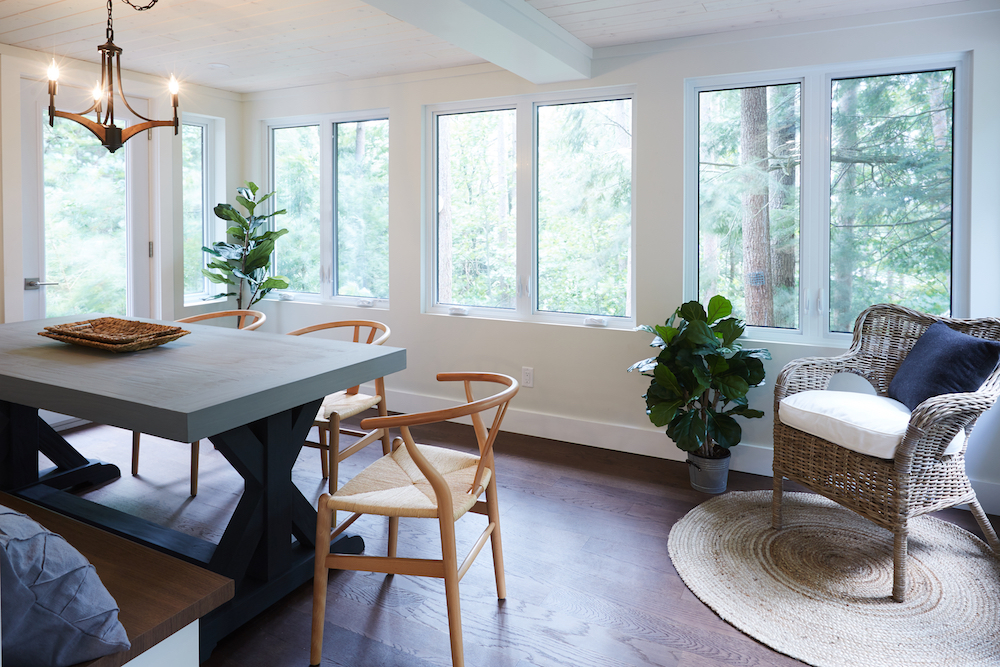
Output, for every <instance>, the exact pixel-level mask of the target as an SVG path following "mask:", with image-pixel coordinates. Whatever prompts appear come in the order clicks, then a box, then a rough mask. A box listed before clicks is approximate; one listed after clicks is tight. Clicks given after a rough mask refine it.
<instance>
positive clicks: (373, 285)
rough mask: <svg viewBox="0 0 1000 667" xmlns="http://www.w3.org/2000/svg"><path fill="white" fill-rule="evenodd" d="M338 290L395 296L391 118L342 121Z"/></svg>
mask: <svg viewBox="0 0 1000 667" xmlns="http://www.w3.org/2000/svg"><path fill="white" fill-rule="evenodd" d="M336 135H337V184H336V193H337V294H339V295H341V296H364V297H375V298H377V299H388V298H389V121H388V120H369V121H364V122H360V123H339V124H337V126H336Z"/></svg>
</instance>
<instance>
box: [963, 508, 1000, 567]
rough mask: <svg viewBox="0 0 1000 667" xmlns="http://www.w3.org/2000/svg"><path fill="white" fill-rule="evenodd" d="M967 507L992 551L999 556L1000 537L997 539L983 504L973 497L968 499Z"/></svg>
mask: <svg viewBox="0 0 1000 667" xmlns="http://www.w3.org/2000/svg"><path fill="white" fill-rule="evenodd" d="M969 509H970V510H972V516H974V517H976V523H978V524H979V529H980V530H981V531H983V537H985V538H986V541H987V542H989V544H990V548H991V549H993V553H994V554H995V555H997V556H1000V539H997V533H996V531H995V530H993V524H991V523H990V519H989V517H987V516H986V512H984V511H983V506H982V505H980V504H979V500H978V499H975V498H974V499H972V500H970V501H969Z"/></svg>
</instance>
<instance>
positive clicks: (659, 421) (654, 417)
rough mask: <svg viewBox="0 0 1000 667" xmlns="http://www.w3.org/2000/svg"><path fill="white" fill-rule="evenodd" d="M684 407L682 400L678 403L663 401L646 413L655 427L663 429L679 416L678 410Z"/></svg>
mask: <svg viewBox="0 0 1000 667" xmlns="http://www.w3.org/2000/svg"><path fill="white" fill-rule="evenodd" d="M682 405H684V401H682V400H680V399H678V400H676V401H662V402H660V403H657V404H656V405H654V406H653V407H651V408H649V409H647V410H646V413H647V414H648V415H649V421H651V422H653V424H654V425H655V426H660V427H662V426H666V425H667V424H669V423H670V422H671V420H673V418H674V415H676V414H677V409H678V408H679V407H681V406H682Z"/></svg>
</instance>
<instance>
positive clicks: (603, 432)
mask: <svg viewBox="0 0 1000 667" xmlns="http://www.w3.org/2000/svg"><path fill="white" fill-rule="evenodd" d="M374 390H375V389H374V387H373V386H372V387H368V388H367V389H366V391H367V392H369V393H372V392H374ZM386 399H387V403H388V404H389V406H391V409H392V410H393V411H396V412H422V411H425V410H438V409H441V408H445V407H448V406H450V405H453V404H454V400H451V399H441V398H436V397H431V396H423V395H420V394H413V393H409V392H400V391H389V390H387V392H386ZM458 421H464V422H465V423H471V422H469V421H468V420H458ZM503 430H504V431H508V432H510V433H519V434H521V435H532V436H536V437H540V438H550V439H552V440H561V441H563V442H570V443H575V444H579V445H587V446H590V447H600V448H601V449H610V450H613V451H618V452H626V453H629V454H641V455H644V456H652V457H655V458H660V459H667V460H670V461H683V460H684V459H685V458H686V456H687V455H686V454H685V453H684V452H683V451H681V450H680V449H678V448H677V447H675V446H674V444H673V442H671V441H670V439H669V438H667V436H666V434H664V433H663V431H653V430H650V429H645V428H638V427H636V426H632V425H627V424H608V423H604V422H596V421H585V420H582V419H571V418H568V417H558V416H553V415H545V414H541V413H538V412H529V411H527V410H519V409H517V408H516V407H515V406H514V405H513V404H512V405H511V407H510V408H508V410H507V416H506V417H505V419H504V423H503ZM730 451H731V452H732V460H731V461H730V463H729V468H730V470H736V471H739V472H748V473H752V474H755V475H763V476H765V477H770V476H771V463H772V460H773V449H772V446H771V443H766V444H764V443H752V442H743V443H741V444H740V445H738V446H736V447H734V448H733V449H731V450H730ZM970 478H971V479H972V487H973V488H974V489H975V490H976V495H977V496H978V497H979V503H980V504H981V505H982V506H983V509H984V510H986V512H987V513H989V514H1000V484H998V483H996V482H990V481H982V480H977V479H975V478H974V477H972V476H971V475H970ZM962 507H965V506H964V505H963V506H962Z"/></svg>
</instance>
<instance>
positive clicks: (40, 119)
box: [21, 79, 151, 319]
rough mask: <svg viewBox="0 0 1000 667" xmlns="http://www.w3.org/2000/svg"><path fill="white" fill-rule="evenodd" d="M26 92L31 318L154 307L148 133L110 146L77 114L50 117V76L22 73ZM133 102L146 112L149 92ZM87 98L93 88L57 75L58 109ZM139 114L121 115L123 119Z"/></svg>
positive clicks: (81, 104)
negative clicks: (30, 78)
mask: <svg viewBox="0 0 1000 667" xmlns="http://www.w3.org/2000/svg"><path fill="white" fill-rule="evenodd" d="M21 92H22V96H21V99H22V104H21V114H22V117H21V121H22V128H23V132H22V135H21V136H22V139H21V141H22V151H21V155H22V167H23V179H22V187H23V199H22V201H23V203H24V236H23V238H24V272H25V275H24V279H25V291H24V297H25V298H24V317H25V319H38V318H43V317H55V316H59V315H77V314H79V315H83V314H86V313H105V314H108V315H118V316H135V317H148V316H149V314H150V292H151V287H150V259H149V250H148V248H149V235H150V232H149V147H148V139H147V137H146V134H147V133H142V134H140V135H138V136H136V137H134V138H132V139H131V140H130V141H128V142H127V143H126V144H125V145H124V146H123V147H121V148H119V149H118V150H117V151H116V152H115V153H109V152H108V150H107V149H106V148H105V147H104V146H102V145H101V143H100V141H99V140H98V139H97V137H95V136H94V135H93V134H92V133H91V132H90V131H89V130H87V129H86V128H85V127H83V126H82V125H80V124H79V123H76V122H74V121H71V120H68V119H64V118H56V119H55V126H54V127H49V124H48V92H47V84H46V82H45V81H28V80H26V79H22V81H21ZM129 102H130V103H131V104H132V105H133V106H134V107H135V108H136V110H137V111H138V112H139V113H145V111H144V109H143V108H142V107H140V106H137V102H138V103H141V102H143V100H129ZM90 103H91V98H90V93H89V91H86V90H84V89H82V88H77V87H74V86H71V85H65V84H60V86H59V92H58V94H57V95H56V108H57V109H60V110H64V111H71V112H79V111H82V110H83V109H86V108H87V107H88V106H89V105H90ZM116 106H121V107H124V105H121V104H119V105H116ZM117 111H118V109H117V108H116V112H117ZM126 111H127V110H126ZM91 117H93V116H91ZM132 121H133V119H132V118H129V117H128V116H127V115H126V116H124V117H123V118H121V119H118V118H116V123H117V124H118V125H119V126H123V125H127V124H129V123H130V122H132ZM33 283H34V284H33ZM46 283H48V284H46Z"/></svg>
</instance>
